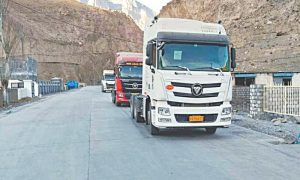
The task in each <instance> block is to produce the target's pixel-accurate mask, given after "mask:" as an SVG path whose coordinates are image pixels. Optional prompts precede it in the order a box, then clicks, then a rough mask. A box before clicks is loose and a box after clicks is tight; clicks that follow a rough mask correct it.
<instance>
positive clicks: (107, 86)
mask: <svg viewBox="0 0 300 180" xmlns="http://www.w3.org/2000/svg"><path fill="white" fill-rule="evenodd" d="M106 88H107V89H114V88H115V85H114V84H106Z"/></svg>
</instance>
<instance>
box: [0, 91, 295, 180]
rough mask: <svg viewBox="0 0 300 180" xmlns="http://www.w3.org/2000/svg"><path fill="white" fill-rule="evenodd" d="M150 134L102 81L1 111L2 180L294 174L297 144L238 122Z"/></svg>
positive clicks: (282, 176)
mask: <svg viewBox="0 0 300 180" xmlns="http://www.w3.org/2000/svg"><path fill="white" fill-rule="evenodd" d="M204 132H205V131H204V130H201V129H200V130H170V131H164V132H163V133H162V135H160V136H155V137H154V136H151V135H150V134H149V130H148V129H147V128H146V127H145V126H144V124H137V123H135V122H134V121H133V120H131V118H130V116H129V109H128V108H126V107H122V108H117V107H115V106H114V105H113V104H112V103H111V101H110V94H104V93H101V92H100V87H87V88H83V89H79V90H74V91H71V92H64V93H61V94H57V95H51V96H48V97H46V98H43V99H42V100H40V101H38V102H34V103H32V104H28V105H25V106H22V107H18V108H15V109H12V110H11V111H3V112H2V113H0V179H1V180H2V179H3V180H10V179H16V180H20V179H22V180H77V179H78V180H88V179H91V180H102V179H103V180H110V179H122V180H124V179H128V180H135V179H136V180H147V179H149V180H154V179H155V180H156V179H164V180H166V179H172V180H173V179H186V180H190V179H195V180H199V179H218V180H219V179H236V180H240V179H249V180H253V179H272V180H276V179H289V180H293V179H295V180H296V179H299V177H300V170H299V167H300V146H299V145H274V144H273V143H272V142H275V141H276V140H277V139H276V138H273V137H271V136H267V135H264V134H261V133H257V132H254V131H251V130H247V129H244V128H241V127H237V126H231V127H230V128H229V129H219V130H218V131H217V134H216V135H212V136H209V135H205V133H204Z"/></svg>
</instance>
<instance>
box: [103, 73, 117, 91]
mask: <svg viewBox="0 0 300 180" xmlns="http://www.w3.org/2000/svg"><path fill="white" fill-rule="evenodd" d="M101 85H102V86H101V91H102V92H107V91H112V90H113V89H114V88H115V75H114V71H113V70H104V71H103V74H102V80H101Z"/></svg>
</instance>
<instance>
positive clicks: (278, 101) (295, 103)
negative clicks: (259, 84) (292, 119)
mask: <svg viewBox="0 0 300 180" xmlns="http://www.w3.org/2000/svg"><path fill="white" fill-rule="evenodd" d="M263 109H264V111H265V112H270V113H277V114H283V115H292V116H300V87H295V86H273V87H264V108H263Z"/></svg>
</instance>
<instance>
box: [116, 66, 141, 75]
mask: <svg viewBox="0 0 300 180" xmlns="http://www.w3.org/2000/svg"><path fill="white" fill-rule="evenodd" d="M119 71H120V77H121V78H142V74H143V69H142V66H120V69H119Z"/></svg>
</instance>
